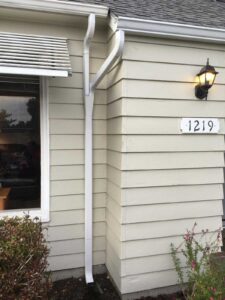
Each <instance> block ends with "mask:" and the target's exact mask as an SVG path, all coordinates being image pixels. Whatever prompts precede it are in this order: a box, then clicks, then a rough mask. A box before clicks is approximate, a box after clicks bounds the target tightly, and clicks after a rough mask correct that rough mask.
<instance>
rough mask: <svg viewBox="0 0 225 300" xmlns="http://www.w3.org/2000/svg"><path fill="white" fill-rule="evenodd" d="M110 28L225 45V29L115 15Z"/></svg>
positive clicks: (132, 32)
mask: <svg viewBox="0 0 225 300" xmlns="http://www.w3.org/2000/svg"><path fill="white" fill-rule="evenodd" d="M110 27H111V28H112V30H113V31H116V30H124V31H125V32H127V33H131V34H138V35H148V36H153V37H162V38H163V37H164V38H176V39H184V40H195V41H201V42H214V43H225V29H218V28H211V27H202V26H193V25H186V24H179V23H170V22H160V21H150V20H144V19H136V18H128V17H116V16H114V15H112V16H111V20H110Z"/></svg>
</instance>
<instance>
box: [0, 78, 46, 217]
mask: <svg viewBox="0 0 225 300" xmlns="http://www.w3.org/2000/svg"><path fill="white" fill-rule="evenodd" d="M40 135H41V208H35V209H29V210H27V209H25V210H24V209H13V210H3V211H0V218H2V217H6V216H7V217H16V216H17V217H22V216H24V215H26V214H29V215H30V217H31V218H35V217H38V218H39V219H40V220H41V221H42V222H49V202H50V192H49V168H50V163H49V99H48V77H40Z"/></svg>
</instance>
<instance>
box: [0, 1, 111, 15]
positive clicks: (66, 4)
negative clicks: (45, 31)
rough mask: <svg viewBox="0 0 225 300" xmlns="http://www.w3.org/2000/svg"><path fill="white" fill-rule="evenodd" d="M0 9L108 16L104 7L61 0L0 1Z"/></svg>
mask: <svg viewBox="0 0 225 300" xmlns="http://www.w3.org/2000/svg"><path fill="white" fill-rule="evenodd" d="M0 7H5V8H14V9H24V10H32V11H39V12H48V13H58V14H68V15H84V16H88V15H90V14H91V13H93V14H95V15H96V16H98V17H102V18H106V17H107V16H108V8H107V7H105V6H101V5H93V4H87V3H85V4H84V3H79V2H72V1H61V0H0Z"/></svg>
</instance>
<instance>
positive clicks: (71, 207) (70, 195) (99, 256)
mask: <svg viewBox="0 0 225 300" xmlns="http://www.w3.org/2000/svg"><path fill="white" fill-rule="evenodd" d="M82 48H83V35H82V36H81V37H79V34H78V35H76V34H75V35H74V39H73V38H72V39H71V38H70V40H69V50H70V57H71V63H72V68H73V76H72V77H71V78H65V79H61V78H53V79H51V80H50V81H49V86H50V87H49V93H50V95H49V102H50V104H49V117H50V148H51V153H50V181H51V223H50V228H49V230H50V234H49V238H50V240H51V242H50V245H51V251H50V266H51V268H52V270H61V269H67V268H68V269H71V268H79V267H83V266H84V208H85V207H84V175H85V174H84V130H85V128H84V117H85V116H84V103H83V74H82V51H83V50H82ZM105 55H106V46H105V43H104V37H103V36H102V38H100V35H99V36H98V40H97V41H96V42H95V41H94V43H93V46H92V49H91V57H92V58H91V76H93V75H94V74H95V73H96V72H97V70H98V68H99V66H100V65H101V64H102V62H103V61H104V58H105ZM106 111H107V106H106V81H105V80H104V81H103V82H102V83H101V84H100V85H99V87H98V89H97V92H96V97H95V105H94V116H93V119H94V121H93V127H94V128H93V131H94V137H93V143H94V153H93V163H94V166H93V177H94V180H93V193H94V195H93V198H94V209H93V223H94V246H93V259H94V264H104V263H105V250H106V245H105V234H106V228H105V205H106V155H107V153H106Z"/></svg>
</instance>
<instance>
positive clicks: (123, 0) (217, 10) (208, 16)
mask: <svg viewBox="0 0 225 300" xmlns="http://www.w3.org/2000/svg"><path fill="white" fill-rule="evenodd" d="M69 1H75V2H82V3H90V4H99V5H104V6H107V7H109V9H110V11H112V12H113V13H114V14H115V15H117V16H121V17H131V18H139V19H147V20H155V21H164V22H172V23H182V24H189V25H197V26H205V27H214V28H225V0H220V1H218V0H217V1H215V0H69Z"/></svg>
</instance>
